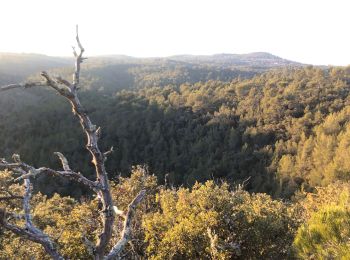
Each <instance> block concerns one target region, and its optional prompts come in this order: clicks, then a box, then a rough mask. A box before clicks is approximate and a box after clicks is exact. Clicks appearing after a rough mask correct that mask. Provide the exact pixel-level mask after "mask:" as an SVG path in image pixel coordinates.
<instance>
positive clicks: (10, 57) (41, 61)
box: [0, 53, 73, 80]
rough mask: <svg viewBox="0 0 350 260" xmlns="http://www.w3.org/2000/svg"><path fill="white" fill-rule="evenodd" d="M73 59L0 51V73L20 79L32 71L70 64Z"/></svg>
mask: <svg viewBox="0 0 350 260" xmlns="http://www.w3.org/2000/svg"><path fill="white" fill-rule="evenodd" d="M72 62H73V59H70V58H61V57H51V56H46V55H41V54H31V53H0V79H1V78H2V76H1V75H6V77H7V78H12V77H17V78H18V79H20V80H22V79H24V78H26V77H28V76H29V75H31V74H33V73H37V72H40V71H42V70H48V69H52V68H62V67H67V66H71V65H72Z"/></svg>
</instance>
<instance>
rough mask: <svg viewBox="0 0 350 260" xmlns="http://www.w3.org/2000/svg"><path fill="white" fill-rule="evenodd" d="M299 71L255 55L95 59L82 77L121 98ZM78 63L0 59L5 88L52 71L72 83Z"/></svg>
mask: <svg viewBox="0 0 350 260" xmlns="http://www.w3.org/2000/svg"><path fill="white" fill-rule="evenodd" d="M285 66H288V67H299V66H303V64H301V63H298V62H293V61H289V60H286V59H282V58H280V57H277V56H275V55H272V54H269V53H265V52H256V53H249V54H215V55H177V56H170V57H159V58H157V57H155V58H136V57H131V56H126V55H104V56H95V57H89V59H88V60H87V61H86V62H84V66H83V71H82V80H83V83H84V84H83V86H84V87H85V88H86V89H95V90H99V91H107V92H109V93H110V92H115V91H118V90H120V89H131V88H142V87H153V86H167V85H181V84H183V83H190V84H192V83H195V82H199V81H202V82H204V81H208V80H219V81H224V82H228V81H231V80H232V79H234V78H238V77H240V78H251V77H253V76H254V75H256V74H258V73H263V72H265V71H267V70H270V69H274V68H278V67H285ZM73 68H74V63H73V59H72V58H63V57H51V56H46V55H41V54H25V53H23V54H15V53H0V85H1V84H8V83H11V82H18V81H23V80H24V79H25V78H27V77H29V76H30V77H32V78H33V77H38V76H39V73H40V72H41V71H42V70H49V71H51V72H53V73H55V74H59V75H62V76H63V77H71V75H72V72H73Z"/></svg>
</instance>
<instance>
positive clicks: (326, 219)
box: [294, 206, 350, 259]
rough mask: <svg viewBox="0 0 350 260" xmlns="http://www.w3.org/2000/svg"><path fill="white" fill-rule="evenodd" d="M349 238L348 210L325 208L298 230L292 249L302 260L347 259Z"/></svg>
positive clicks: (349, 213)
mask: <svg viewBox="0 0 350 260" xmlns="http://www.w3.org/2000/svg"><path fill="white" fill-rule="evenodd" d="M349 237H350V210H349V209H348V208H345V207H342V206H325V207H323V208H322V209H320V210H319V211H318V212H315V213H313V214H312V216H311V218H310V220H309V221H308V222H307V223H306V224H305V225H303V226H302V227H301V228H300V229H299V230H298V234H297V236H296V238H295V241H294V247H295V250H296V252H297V255H298V256H299V257H300V258H302V259H349V258H350V244H349Z"/></svg>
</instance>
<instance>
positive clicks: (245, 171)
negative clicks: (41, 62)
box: [0, 54, 350, 259]
mask: <svg viewBox="0 0 350 260" xmlns="http://www.w3.org/2000/svg"><path fill="white" fill-rule="evenodd" d="M256 55H257V54H256ZM259 55H263V54H259ZM259 55H258V56H259ZM264 55H265V54H264ZM264 55H263V57H264V59H265V58H266V56H264ZM218 57H220V58H221V61H220V59H218V60H219V61H217V62H214V61H215V60H214V61H213V60H211V59H212V58H208V57H196V58H195V59H194V58H193V57H188V56H183V57H181V56H180V57H173V60H161V61H159V60H147V61H143V62H142V63H141V62H140V61H135V60H133V59H131V58H129V57H123V59H125V60H123V62H121V61H120V60H118V63H116V62H115V61H113V62H112V61H111V60H106V59H97V60H95V61H94V63H91V64H90V65H88V66H86V68H84V70H83V72H82V73H85V74H84V77H83V78H82V86H83V87H82V88H81V89H80V90H79V95H80V98H81V100H82V103H83V105H84V106H85V107H86V110H87V111H86V112H87V113H89V115H90V117H91V118H92V120H93V121H94V122H95V123H96V124H97V125H98V126H101V129H102V137H101V140H100V146H101V147H102V149H103V150H108V149H109V147H110V146H111V145H112V146H114V152H113V153H112V154H110V156H109V157H108V160H107V161H106V167H107V172H108V173H109V178H110V179H111V180H112V181H116V182H115V183H114V184H113V185H112V187H113V196H114V199H116V200H118V201H122V205H121V207H126V206H127V201H130V198H132V196H135V194H137V192H138V191H140V190H141V188H142V187H147V190H148V193H147V198H146V199H145V200H146V201H145V202H144V203H143V205H142V206H141V209H140V210H139V212H138V213H137V218H136V220H135V223H134V225H135V234H134V237H135V241H134V242H133V243H130V244H129V245H128V247H127V250H125V252H124V254H125V255H124V257H126V258H128V259H140V258H141V259H144V258H150V259H194V258H195V259H295V258H302V259H308V258H310V257H311V258H312V257H316V258H320V259H322V258H323V257H331V258H337V257H345V259H346V257H349V254H350V249H349V245H348V243H347V242H346V239H348V237H349V236H348V231H347V230H348V226H349V225H348V222H349V216H350V213H349V212H350V210H349V201H350V200H349V197H348V191H349V190H348V181H349V172H350V164H349V160H348V158H349V156H350V152H349V146H350V130H349V126H350V125H349V124H350V106H349V105H350V103H349V102H350V98H349V91H350V88H349V87H350V86H349V85H350V68H349V67H316V66H302V65H301V64H297V63H295V64H293V63H290V62H287V61H285V62H287V63H286V64H284V63H283V64H281V65H279V66H272V65H266V66H265V67H264V66H262V63H258V65H257V64H253V65H252V64H250V66H249V64H247V63H244V62H242V61H241V63H240V65H237V64H235V65H234V64H232V63H230V62H227V56H225V55H221V56H218ZM189 59H190V62H189ZM244 59H245V61H246V60H247V59H248V60H249V59H250V58H247V57H245V58H244ZM218 64H219V65H218ZM263 64H266V63H263ZM267 64H270V63H267ZM271 64H274V63H271ZM51 72H52V73H57V74H60V75H64V76H66V75H70V74H71V70H70V69H67V68H64V67H61V68H55V69H52V70H51ZM26 76H29V79H30V80H35V79H36V78H37V75H32V74H30V75H26ZM0 79H1V80H2V83H3V84H7V83H8V80H11V77H10V78H8V77H5V76H4V77H1V74H0ZM0 143H1V144H2V145H1V146H0V154H1V155H2V156H3V157H7V158H9V157H10V156H11V155H12V154H14V153H17V154H20V155H21V158H22V160H23V161H26V162H27V163H30V164H33V165H35V166H41V165H45V166H48V167H52V168H58V167H59V166H60V163H59V161H58V160H57V158H56V157H55V156H54V155H53V153H54V152H56V151H60V152H62V153H63V154H64V155H65V156H66V157H67V158H69V161H70V164H71V165H70V166H71V168H72V169H79V171H81V172H82V173H83V174H84V175H85V176H86V177H88V178H91V177H93V169H92V164H91V162H90V158H89V155H88V153H87V151H85V148H84V136H83V133H81V130H80V128H79V124H78V122H77V121H76V120H75V118H74V117H73V116H72V115H71V113H70V107H69V105H68V104H67V103H66V102H65V100H62V98H60V97H59V96H58V95H55V94H54V93H52V91H49V90H47V89H41V88H40V89H38V88H33V89H26V90H14V91H11V92H3V93H1V95H0ZM137 165H138V166H137ZM140 165H142V166H140ZM130 176H131V177H130ZM33 181H34V188H35V191H36V193H37V194H36V195H35V198H34V204H35V206H34V209H33V211H34V216H36V220H37V221H38V225H39V226H40V227H41V228H42V229H43V230H45V232H46V233H48V234H52V235H54V233H55V230H54V228H51V227H50V226H51V225H53V226H54V227H56V228H57V229H60V230H62V234H63V235H61V236H60V237H58V238H57V241H58V243H59V244H60V245H61V246H62V248H66V249H64V250H65V251H64V250H63V249H62V250H63V254H64V255H65V256H67V257H71V258H72V259H89V257H90V256H89V252H88V249H87V248H85V247H79V245H78V244H77V243H76V241H74V240H82V239H84V236H83V235H82V232H81V229H80V228H78V226H77V224H78V223H82V222H83V226H84V225H85V228H86V229H89V228H91V227H94V226H96V225H98V221H97V220H94V219H95V218H96V216H94V215H93V211H92V208H93V207H94V206H95V205H96V203H97V200H96V198H93V197H92V196H91V194H90V193H89V191H88V190H86V189H85V188H84V187H82V186H80V185H78V184H76V183H74V182H71V181H67V180H63V179H60V178H52V177H51V176H50V177H48V176H45V175H40V176H38V177H36V178H35V179H34V180H33ZM0 183H2V185H3V186H6V187H9V188H10V189H11V190H13V191H17V190H18V189H19V188H18V186H16V185H17V184H13V182H12V180H11V181H9V180H8V176H7V173H6V172H5V173H4V174H3V176H2V177H1V178H0ZM56 193H58V194H59V195H58V194H56ZM67 196H68V197H67ZM0 203H1V201H0ZM53 205H56V206H57V205H59V207H58V208H54V207H53ZM5 206H6V207H11V208H13V207H16V205H15V204H6V205H5ZM56 206H55V207H56ZM71 211H72V212H74V214H73V217H71V218H70V219H69V220H67V219H66V218H65V216H72V215H70V212H71ZM47 214H51V215H52V214H53V217H52V219H49V218H48V217H47ZM119 229H120V227H119ZM342 230H344V232H345V233H344V232H343V231H342ZM346 232H347V233H346ZM4 234H5V236H4V237H5V238H4V239H3V240H0V242H1V246H0V249H1V248H2V249H3V251H4V252H5V253H3V255H1V254H0V258H1V257H3V258H4V259H6V257H8V256H9V255H11V254H14V250H16V249H17V245H18V243H22V242H23V241H22V242H20V240H21V239H20V238H14V236H13V235H12V234H8V233H4ZM96 234H97V233H96V232H95V231H93V230H91V232H90V233H89V234H87V236H89V239H90V240H94V236H96ZM6 239H7V240H6ZM9 239H13V242H12V243H10V244H7V243H5V242H6V241H8V240H9ZM115 239H116V238H114V240H115ZM330 241H331V242H330ZM25 243H28V242H25ZM20 254H22V255H26V252H24V251H23V252H21V253H20ZM30 255H32V256H36V257H39V258H43V259H44V257H45V256H44V253H43V251H42V249H40V247H38V246H35V247H33V248H32V250H31V252H30Z"/></svg>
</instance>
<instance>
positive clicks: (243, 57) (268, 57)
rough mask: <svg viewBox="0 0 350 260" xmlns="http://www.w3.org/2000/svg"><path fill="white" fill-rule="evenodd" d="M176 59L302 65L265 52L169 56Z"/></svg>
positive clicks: (263, 66) (268, 65)
mask: <svg viewBox="0 0 350 260" xmlns="http://www.w3.org/2000/svg"><path fill="white" fill-rule="evenodd" d="M169 58H170V59H172V60H176V61H185V62H190V63H196V64H198V63H209V64H215V65H222V66H239V67H241V66H244V67H255V68H257V67H260V68H265V69H266V68H273V67H283V66H303V65H304V64H302V63H299V62H294V61H290V60H286V59H283V58H280V57H278V56H275V55H273V54H271V53H267V52H253V53H248V54H228V53H222V54H214V55H177V56H172V57H169Z"/></svg>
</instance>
